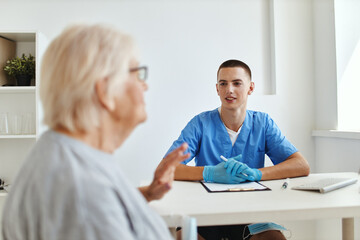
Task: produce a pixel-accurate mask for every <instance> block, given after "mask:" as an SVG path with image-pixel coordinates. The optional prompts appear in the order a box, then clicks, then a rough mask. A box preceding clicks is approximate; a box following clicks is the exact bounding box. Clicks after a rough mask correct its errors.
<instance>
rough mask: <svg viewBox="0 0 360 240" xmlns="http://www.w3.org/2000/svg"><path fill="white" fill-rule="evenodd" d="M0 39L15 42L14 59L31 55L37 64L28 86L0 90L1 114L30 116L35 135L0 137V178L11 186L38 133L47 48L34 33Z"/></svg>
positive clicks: (4, 34)
mask: <svg viewBox="0 0 360 240" xmlns="http://www.w3.org/2000/svg"><path fill="white" fill-rule="evenodd" d="M0 36H1V37H3V38H6V39H8V40H12V41H14V42H16V56H19V57H20V56H21V55H22V54H23V53H25V54H26V55H28V54H31V55H33V56H35V61H36V72H35V81H34V80H33V81H32V84H31V86H24V87H23V86H21V87H19V86H6V87H5V86H0V112H5V113H14V114H16V113H19V114H22V113H32V114H33V119H34V121H33V129H35V131H34V133H32V134H26V135H24V134H19V135H15V134H3V135H0V153H1V157H0V178H2V179H3V180H5V183H10V184H11V183H12V182H13V180H14V178H15V177H16V174H17V172H18V170H19V168H20V166H21V164H22V163H23V161H24V159H25V157H26V155H27V154H28V152H29V151H30V149H31V148H32V147H33V146H34V144H35V142H36V140H37V138H38V136H39V134H40V132H41V131H40V124H39V123H40V119H41V109H40V108H39V107H40V104H39V97H38V86H39V82H40V81H39V80H40V77H39V75H40V74H39V73H40V71H39V70H40V60H41V56H42V54H43V52H44V50H45V47H46V46H45V44H46V41H45V38H44V36H43V35H42V34H41V33H39V32H36V31H13V32H9V31H1V30H0ZM0 54H1V52H0ZM0 71H3V66H1V68H0ZM8 120H9V121H10V120H11V119H8ZM9 124H11V123H9ZM3 195H6V193H4V192H2V194H1V195H0V196H3Z"/></svg>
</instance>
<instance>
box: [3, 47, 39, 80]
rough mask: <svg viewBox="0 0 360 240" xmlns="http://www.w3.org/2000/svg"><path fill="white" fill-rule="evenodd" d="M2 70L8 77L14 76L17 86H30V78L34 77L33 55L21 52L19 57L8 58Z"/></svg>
mask: <svg viewBox="0 0 360 240" xmlns="http://www.w3.org/2000/svg"><path fill="white" fill-rule="evenodd" d="M4 71H5V72H6V73H7V74H8V75H9V76H10V77H15V79H16V82H17V85H18V86H30V81H31V79H32V78H33V77H35V57H34V56H32V55H31V54H29V56H26V55H25V54H23V55H22V56H21V57H20V58H19V57H15V58H13V59H11V60H8V61H6V65H5V67H4Z"/></svg>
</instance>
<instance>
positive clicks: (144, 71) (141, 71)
mask: <svg viewBox="0 0 360 240" xmlns="http://www.w3.org/2000/svg"><path fill="white" fill-rule="evenodd" d="M129 71H130V72H137V74H138V78H139V80H141V81H143V82H145V81H146V78H147V75H148V68H147V67H146V66H142V67H137V68H130V70H129Z"/></svg>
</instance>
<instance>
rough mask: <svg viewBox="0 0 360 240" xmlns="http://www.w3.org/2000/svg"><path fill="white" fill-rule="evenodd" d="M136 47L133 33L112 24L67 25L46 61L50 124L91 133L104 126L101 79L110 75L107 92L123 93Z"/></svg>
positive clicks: (44, 91) (44, 97)
mask: <svg viewBox="0 0 360 240" xmlns="http://www.w3.org/2000/svg"><path fill="white" fill-rule="evenodd" d="M135 51H136V49H135V45H134V42H133V40H132V38H131V37H130V36H128V35H126V34H123V33H121V32H119V31H118V30H116V29H114V28H111V27H109V26H104V25H73V26H70V27H68V28H66V29H65V30H64V31H63V32H62V33H61V34H60V35H59V36H58V37H56V38H55V39H54V40H53V41H52V43H51V44H50V46H49V47H48V49H47V50H46V52H45V54H44V57H43V60H42V66H41V82H40V98H41V101H42V105H43V109H44V123H45V124H46V125H48V126H49V127H50V128H57V127H61V128H65V129H67V130H68V131H71V132H74V131H84V132H87V131H88V130H89V129H91V128H93V127H96V126H98V125H99V118H98V117H99V112H98V110H99V106H100V105H99V102H98V99H97V97H96V92H95V85H96V82H97V81H99V80H104V79H106V81H107V83H108V86H107V94H109V95H110V96H114V94H122V92H121V89H122V88H121V87H122V85H123V83H124V82H125V80H126V79H127V78H128V75H129V67H130V61H131V60H132V59H133V58H134V57H135Z"/></svg>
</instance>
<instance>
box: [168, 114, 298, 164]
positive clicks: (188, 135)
mask: <svg viewBox="0 0 360 240" xmlns="http://www.w3.org/2000/svg"><path fill="white" fill-rule="evenodd" d="M183 142H186V143H188V145H189V148H188V150H187V152H189V153H190V157H189V158H188V159H187V160H185V161H184V162H183V164H186V163H188V162H189V161H191V160H192V159H193V158H194V157H195V165H196V166H206V165H217V164H218V163H220V162H221V161H222V160H221V159H220V155H223V156H224V157H226V158H230V157H235V156H237V155H239V154H242V156H243V157H242V162H243V163H246V164H247V165H248V166H249V167H251V168H262V167H264V161H265V154H267V155H268V156H269V158H270V159H271V161H272V162H273V164H274V165H275V164H278V163H280V162H283V161H285V160H286V159H287V158H288V157H289V156H290V155H292V154H293V153H295V152H297V151H298V150H297V149H296V148H295V147H294V146H293V145H292V144H291V143H290V142H289V141H288V140H287V139H286V138H285V136H284V135H283V134H282V133H281V131H280V129H279V127H278V126H277V125H276V124H275V122H274V121H273V120H272V119H271V118H270V116H269V115H268V114H266V113H263V112H256V111H251V110H247V111H246V117H245V121H244V123H243V125H242V128H241V131H240V133H239V136H238V137H237V139H236V141H235V144H234V146H232V143H231V140H230V137H229V134H228V132H227V130H226V128H225V125H224V123H223V122H222V121H221V118H220V114H219V111H218V109H214V110H212V111H207V112H203V113H200V114H199V115H197V116H195V117H194V118H193V119H191V121H190V122H189V123H188V124H187V125H186V127H185V128H184V129H183V130H182V131H181V134H180V136H179V138H178V139H177V140H176V141H175V142H174V143H173V144H172V146H171V147H170V149H169V150H168V152H167V153H166V155H167V154H168V153H170V152H171V151H173V150H174V149H175V148H177V147H179V146H180V145H181V144H182V143H183Z"/></svg>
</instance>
